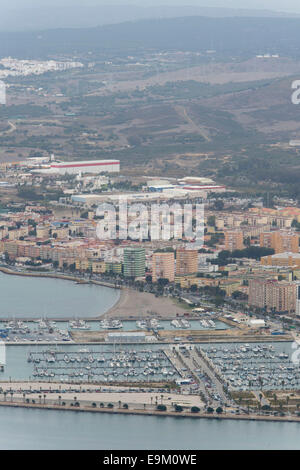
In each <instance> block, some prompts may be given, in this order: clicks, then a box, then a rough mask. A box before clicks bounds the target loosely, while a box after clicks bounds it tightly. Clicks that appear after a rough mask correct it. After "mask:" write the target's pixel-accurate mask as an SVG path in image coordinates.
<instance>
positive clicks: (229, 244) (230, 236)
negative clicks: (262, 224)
mask: <svg viewBox="0 0 300 470" xmlns="http://www.w3.org/2000/svg"><path fill="white" fill-rule="evenodd" d="M224 235H225V250H228V251H234V250H242V249H243V248H244V237H243V231H242V230H225V232H224Z"/></svg>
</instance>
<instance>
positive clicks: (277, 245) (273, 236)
mask: <svg viewBox="0 0 300 470" xmlns="http://www.w3.org/2000/svg"><path fill="white" fill-rule="evenodd" d="M259 241H260V246H261V247H265V248H272V249H273V250H274V251H275V253H284V252H291V253H299V235H298V234H297V233H294V232H281V231H274V232H264V233H261V234H260V240H259Z"/></svg>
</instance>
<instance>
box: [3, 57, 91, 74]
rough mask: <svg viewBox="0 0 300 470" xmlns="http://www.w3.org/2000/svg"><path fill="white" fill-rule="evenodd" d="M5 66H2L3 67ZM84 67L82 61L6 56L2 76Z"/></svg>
mask: <svg viewBox="0 0 300 470" xmlns="http://www.w3.org/2000/svg"><path fill="white" fill-rule="evenodd" d="M1 66H2V67H3V68H2V67H1ZM79 67H83V64H82V63H81V62H72V61H65V62H58V61H56V60H46V61H41V60H23V59H22V60H19V59H13V58H12V57H6V58H3V59H1V60H0V78H6V77H9V76H14V77H17V76H23V77H25V76H28V75H42V74H44V73H46V72H57V71H63V70H69V69H74V68H79Z"/></svg>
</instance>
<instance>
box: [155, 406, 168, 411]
mask: <svg viewBox="0 0 300 470" xmlns="http://www.w3.org/2000/svg"><path fill="white" fill-rule="evenodd" d="M156 409H157V411H167V407H166V405H157V407H156Z"/></svg>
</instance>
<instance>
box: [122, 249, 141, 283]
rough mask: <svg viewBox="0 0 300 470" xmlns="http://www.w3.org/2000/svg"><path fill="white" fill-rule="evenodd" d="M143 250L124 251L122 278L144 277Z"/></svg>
mask: <svg viewBox="0 0 300 470" xmlns="http://www.w3.org/2000/svg"><path fill="white" fill-rule="evenodd" d="M145 258H146V256H145V248H131V247H130V248H125V249H124V276H125V277H142V276H145Z"/></svg>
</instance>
